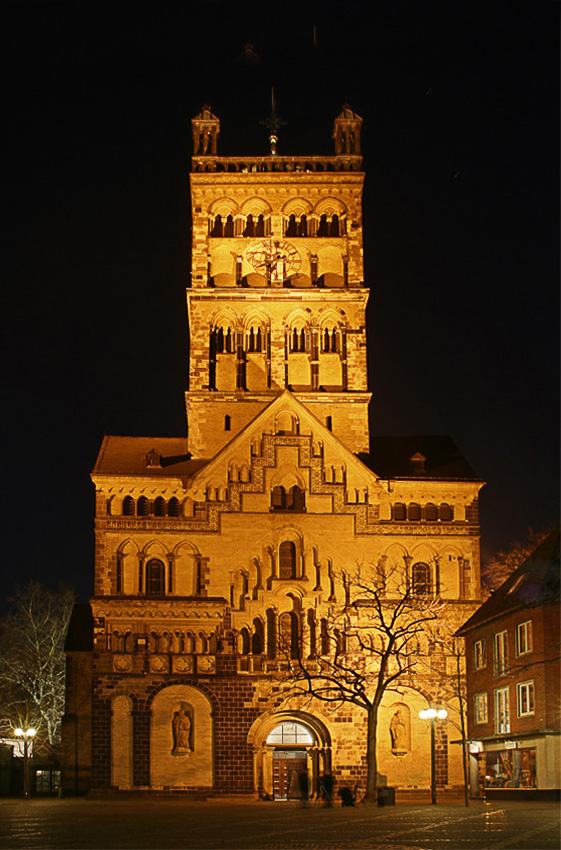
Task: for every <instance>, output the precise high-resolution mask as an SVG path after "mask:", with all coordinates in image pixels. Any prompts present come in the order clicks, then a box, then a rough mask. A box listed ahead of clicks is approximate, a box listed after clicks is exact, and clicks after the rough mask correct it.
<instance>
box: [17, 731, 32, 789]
mask: <svg viewBox="0 0 561 850" xmlns="http://www.w3.org/2000/svg"><path fill="white" fill-rule="evenodd" d="M36 734H37V730H36V729H33V727H32V726H29V727H28V728H27V729H22V728H21V727H18V728H17V729H14V735H15V736H16V738H23V796H24V797H25V799H26V800H27V799H29V770H28V767H29V742H30V740H31V739H32V738H34V737H35V735H36Z"/></svg>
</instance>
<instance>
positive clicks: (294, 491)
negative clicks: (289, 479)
mask: <svg viewBox="0 0 561 850" xmlns="http://www.w3.org/2000/svg"><path fill="white" fill-rule="evenodd" d="M286 508H287V510H289V511H303V510H304V508H305V494H304V490H302V488H301V487H298V485H297V484H294V485H293V486H292V487H291V488H290V490H289V491H288V493H287V498H286Z"/></svg>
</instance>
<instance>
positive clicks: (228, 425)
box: [224, 413, 232, 431]
mask: <svg viewBox="0 0 561 850" xmlns="http://www.w3.org/2000/svg"><path fill="white" fill-rule="evenodd" d="M231 427H232V420H231V419H230V414H229V413H227V414H226V416H225V417H224V430H225V431H229V430H230V428H231Z"/></svg>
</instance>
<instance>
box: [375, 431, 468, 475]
mask: <svg viewBox="0 0 561 850" xmlns="http://www.w3.org/2000/svg"><path fill="white" fill-rule="evenodd" d="M418 454H421V455H423V457H424V458H425V463H424V468H420V465H419V464H413V463H412V462H411V458H412V457H414V456H415V455H418ZM361 459H363V460H364V463H366V465H367V466H369V467H370V469H372V470H373V471H374V472H375V473H376V474H377V475H379V476H380V477H381V478H419V479H433V478H444V479H452V480H462V479H464V480H467V481H479V480H480V479H479V478H478V477H477V475H476V474H475V472H474V471H473V469H472V468H471V466H470V465H469V464H468V462H467V460H466V459H465V458H464V456H463V455H462V454H461V452H460V450H459V449H458V447H457V446H456V444H455V443H454V441H453V440H452V439H451V438H450V437H446V436H407V437H372V439H371V441H370V455H369V456H368V457H365V458H362V457H361Z"/></svg>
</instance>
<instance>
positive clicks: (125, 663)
mask: <svg viewBox="0 0 561 850" xmlns="http://www.w3.org/2000/svg"><path fill="white" fill-rule="evenodd" d="M131 670H132V655H114V656H113V671H114V672H115V673H130V672H131Z"/></svg>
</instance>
